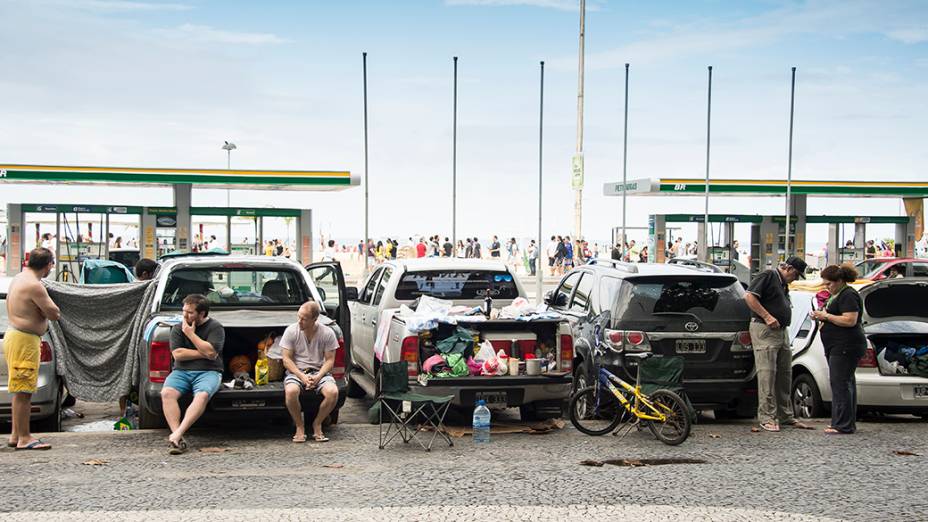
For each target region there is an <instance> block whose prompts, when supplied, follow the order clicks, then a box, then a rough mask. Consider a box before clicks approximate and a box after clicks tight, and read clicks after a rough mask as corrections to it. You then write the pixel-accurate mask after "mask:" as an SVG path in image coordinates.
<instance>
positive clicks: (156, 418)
mask: <svg viewBox="0 0 928 522" xmlns="http://www.w3.org/2000/svg"><path fill="white" fill-rule="evenodd" d="M139 390H140V391H139V402H140V404H139V429H140V430H157V429H162V428H166V427H167V425H168V423H167V421H166V420H164V415H161V414H156V413H152V412H150V411H149V409H148V400H147V399H146V398H145V394H144V393H141V388H139Z"/></svg>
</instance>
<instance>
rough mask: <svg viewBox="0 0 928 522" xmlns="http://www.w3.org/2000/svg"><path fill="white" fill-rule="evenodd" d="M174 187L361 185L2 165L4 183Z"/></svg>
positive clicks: (306, 177) (334, 176)
mask: <svg viewBox="0 0 928 522" xmlns="http://www.w3.org/2000/svg"><path fill="white" fill-rule="evenodd" d="M2 181H7V182H18V183H71V184H99V183H102V184H124V183H128V184H140V185H172V184H179V183H190V184H194V185H210V186H211V187H212V188H253V189H259V190H260V189H275V188H277V189H280V188H283V189H290V190H343V189H346V188H350V187H352V186H355V185H358V184H359V183H358V180H357V179H353V178H352V177H351V173H350V172H348V171H312V170H231V169H229V170H226V169H181V168H142V167H81V166H52V165H4V164H0V182H2Z"/></svg>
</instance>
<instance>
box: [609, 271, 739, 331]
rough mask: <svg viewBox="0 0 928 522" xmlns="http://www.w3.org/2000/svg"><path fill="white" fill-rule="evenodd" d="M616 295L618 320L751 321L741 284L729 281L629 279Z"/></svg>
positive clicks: (697, 277) (681, 277) (672, 277)
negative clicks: (661, 318) (671, 317)
mask: <svg viewBox="0 0 928 522" xmlns="http://www.w3.org/2000/svg"><path fill="white" fill-rule="evenodd" d="M626 282H628V283H631V284H624V285H622V287H621V289H620V290H619V292H617V294H616V300H615V305H614V307H613V310H615V314H616V317H618V318H621V319H622V320H630V321H641V320H649V319H654V318H657V317H664V316H680V317H692V318H695V319H697V320H699V321H704V320H714V319H717V320H723V321H728V320H739V319H745V320H746V319H747V306H746V305H745V303H744V290H743V288H742V287H741V283H739V282H738V280H737V279H735V278H729V277H705V276H703V277H700V276H689V275H687V276H659V277H658V276H655V277H635V278H627V279H626Z"/></svg>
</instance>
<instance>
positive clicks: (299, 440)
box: [292, 435, 306, 444]
mask: <svg viewBox="0 0 928 522" xmlns="http://www.w3.org/2000/svg"><path fill="white" fill-rule="evenodd" d="M292 440H293V442H294V443H296V444H302V443H304V442H306V435H301V436H299V437H297V436H296V435H294V436H293V439H292Z"/></svg>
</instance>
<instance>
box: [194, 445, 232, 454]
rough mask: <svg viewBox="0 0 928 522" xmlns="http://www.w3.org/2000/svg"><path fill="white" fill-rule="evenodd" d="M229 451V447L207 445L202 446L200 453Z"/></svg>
mask: <svg viewBox="0 0 928 522" xmlns="http://www.w3.org/2000/svg"><path fill="white" fill-rule="evenodd" d="M227 451H229V449H228V448H217V447H212V446H211V447H206V448H200V453H225V452H227Z"/></svg>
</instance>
